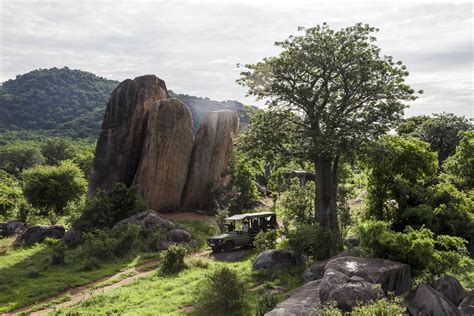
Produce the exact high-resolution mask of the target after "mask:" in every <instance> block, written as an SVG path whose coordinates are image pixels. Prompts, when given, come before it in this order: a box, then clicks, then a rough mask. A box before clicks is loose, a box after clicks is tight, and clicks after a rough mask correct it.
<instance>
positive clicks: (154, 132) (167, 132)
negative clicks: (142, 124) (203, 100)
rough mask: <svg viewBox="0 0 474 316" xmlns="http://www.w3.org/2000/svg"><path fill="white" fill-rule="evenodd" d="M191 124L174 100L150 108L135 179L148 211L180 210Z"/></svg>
mask: <svg viewBox="0 0 474 316" xmlns="http://www.w3.org/2000/svg"><path fill="white" fill-rule="evenodd" d="M192 125H193V124H192V118H191V112H190V111H189V109H188V107H187V106H186V105H185V104H184V103H183V102H181V101H179V100H178V99H166V100H160V101H157V102H156V103H155V104H154V105H152V106H151V109H150V110H149V115H148V123H147V126H148V128H147V131H146V137H145V143H144V146H143V152H142V159H141V161H140V166H139V167H138V171H137V176H136V182H137V184H138V188H139V190H140V192H141V193H142V195H143V197H144V198H145V201H146V203H147V206H148V207H149V208H152V209H155V210H157V211H171V210H176V209H178V208H179V207H180V204H181V195H182V193H183V189H184V185H185V184H186V177H187V175H188V166H189V160H190V158H191V151H192V148H193V131H192Z"/></svg>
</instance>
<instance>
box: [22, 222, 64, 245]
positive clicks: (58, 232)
mask: <svg viewBox="0 0 474 316" xmlns="http://www.w3.org/2000/svg"><path fill="white" fill-rule="evenodd" d="M65 232H66V231H65V229H64V227H62V226H58V225H53V226H39V225H38V226H31V227H28V229H26V230H25V231H24V232H23V233H22V234H21V235H20V236H18V237H17V238H16V239H15V241H14V242H13V247H23V246H25V247H28V246H31V245H33V244H35V243H38V242H42V241H43V240H45V239H46V238H56V239H61V238H62V237H63V236H64V233H65Z"/></svg>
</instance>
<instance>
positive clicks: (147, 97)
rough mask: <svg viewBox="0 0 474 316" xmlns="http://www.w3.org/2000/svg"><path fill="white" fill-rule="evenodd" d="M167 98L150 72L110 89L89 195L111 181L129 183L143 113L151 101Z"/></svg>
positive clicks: (137, 157)
mask: <svg viewBox="0 0 474 316" xmlns="http://www.w3.org/2000/svg"><path fill="white" fill-rule="evenodd" d="M166 98H168V91H167V89H166V85H165V82H164V81H163V80H161V79H159V78H158V77H156V76H154V75H146V76H141V77H137V78H135V79H133V80H130V79H127V80H125V81H123V82H122V83H120V84H119V85H118V87H117V88H115V89H114V91H113V92H112V95H111V96H110V100H109V103H108V104H107V108H106V110H105V116H104V120H103V122H102V132H101V133H100V136H99V140H98V142H97V147H96V153H95V158H94V163H93V167H92V171H91V176H90V181H89V195H92V193H93V192H94V191H95V190H96V189H97V188H100V189H103V190H106V191H108V190H110V189H112V187H113V186H114V184H115V183H117V182H121V183H124V184H126V185H131V184H132V182H133V179H134V177H135V173H136V171H137V168H138V165H139V162H140V158H141V154H142V147H143V142H144V139H145V133H146V129H147V124H146V123H147V114H148V111H149V109H150V108H151V107H152V105H153V104H155V101H157V100H161V99H166Z"/></svg>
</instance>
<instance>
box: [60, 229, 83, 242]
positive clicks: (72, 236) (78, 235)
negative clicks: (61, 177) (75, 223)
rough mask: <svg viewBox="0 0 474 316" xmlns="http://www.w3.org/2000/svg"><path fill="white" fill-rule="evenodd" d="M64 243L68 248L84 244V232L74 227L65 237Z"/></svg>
mask: <svg viewBox="0 0 474 316" xmlns="http://www.w3.org/2000/svg"><path fill="white" fill-rule="evenodd" d="M63 241H64V243H65V244H66V245H67V246H76V245H79V244H80V243H81V242H82V232H81V230H80V229H78V228H77V227H72V228H71V229H70V230H68V231H67V232H66V234H65V235H64V236H63Z"/></svg>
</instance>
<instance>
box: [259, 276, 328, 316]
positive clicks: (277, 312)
mask: <svg viewBox="0 0 474 316" xmlns="http://www.w3.org/2000/svg"><path fill="white" fill-rule="evenodd" d="M320 284H321V280H317V281H311V282H308V283H307V284H305V285H303V286H301V287H299V288H297V289H295V290H294V291H292V292H290V293H288V295H287V298H286V299H285V300H284V301H283V302H281V303H279V304H278V305H277V306H276V307H275V308H274V309H273V310H271V311H270V312H268V313H266V314H265V316H302V315H316V314H315V312H316V311H317V310H318V308H319V307H320V305H321V302H320V300H319V287H320Z"/></svg>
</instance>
